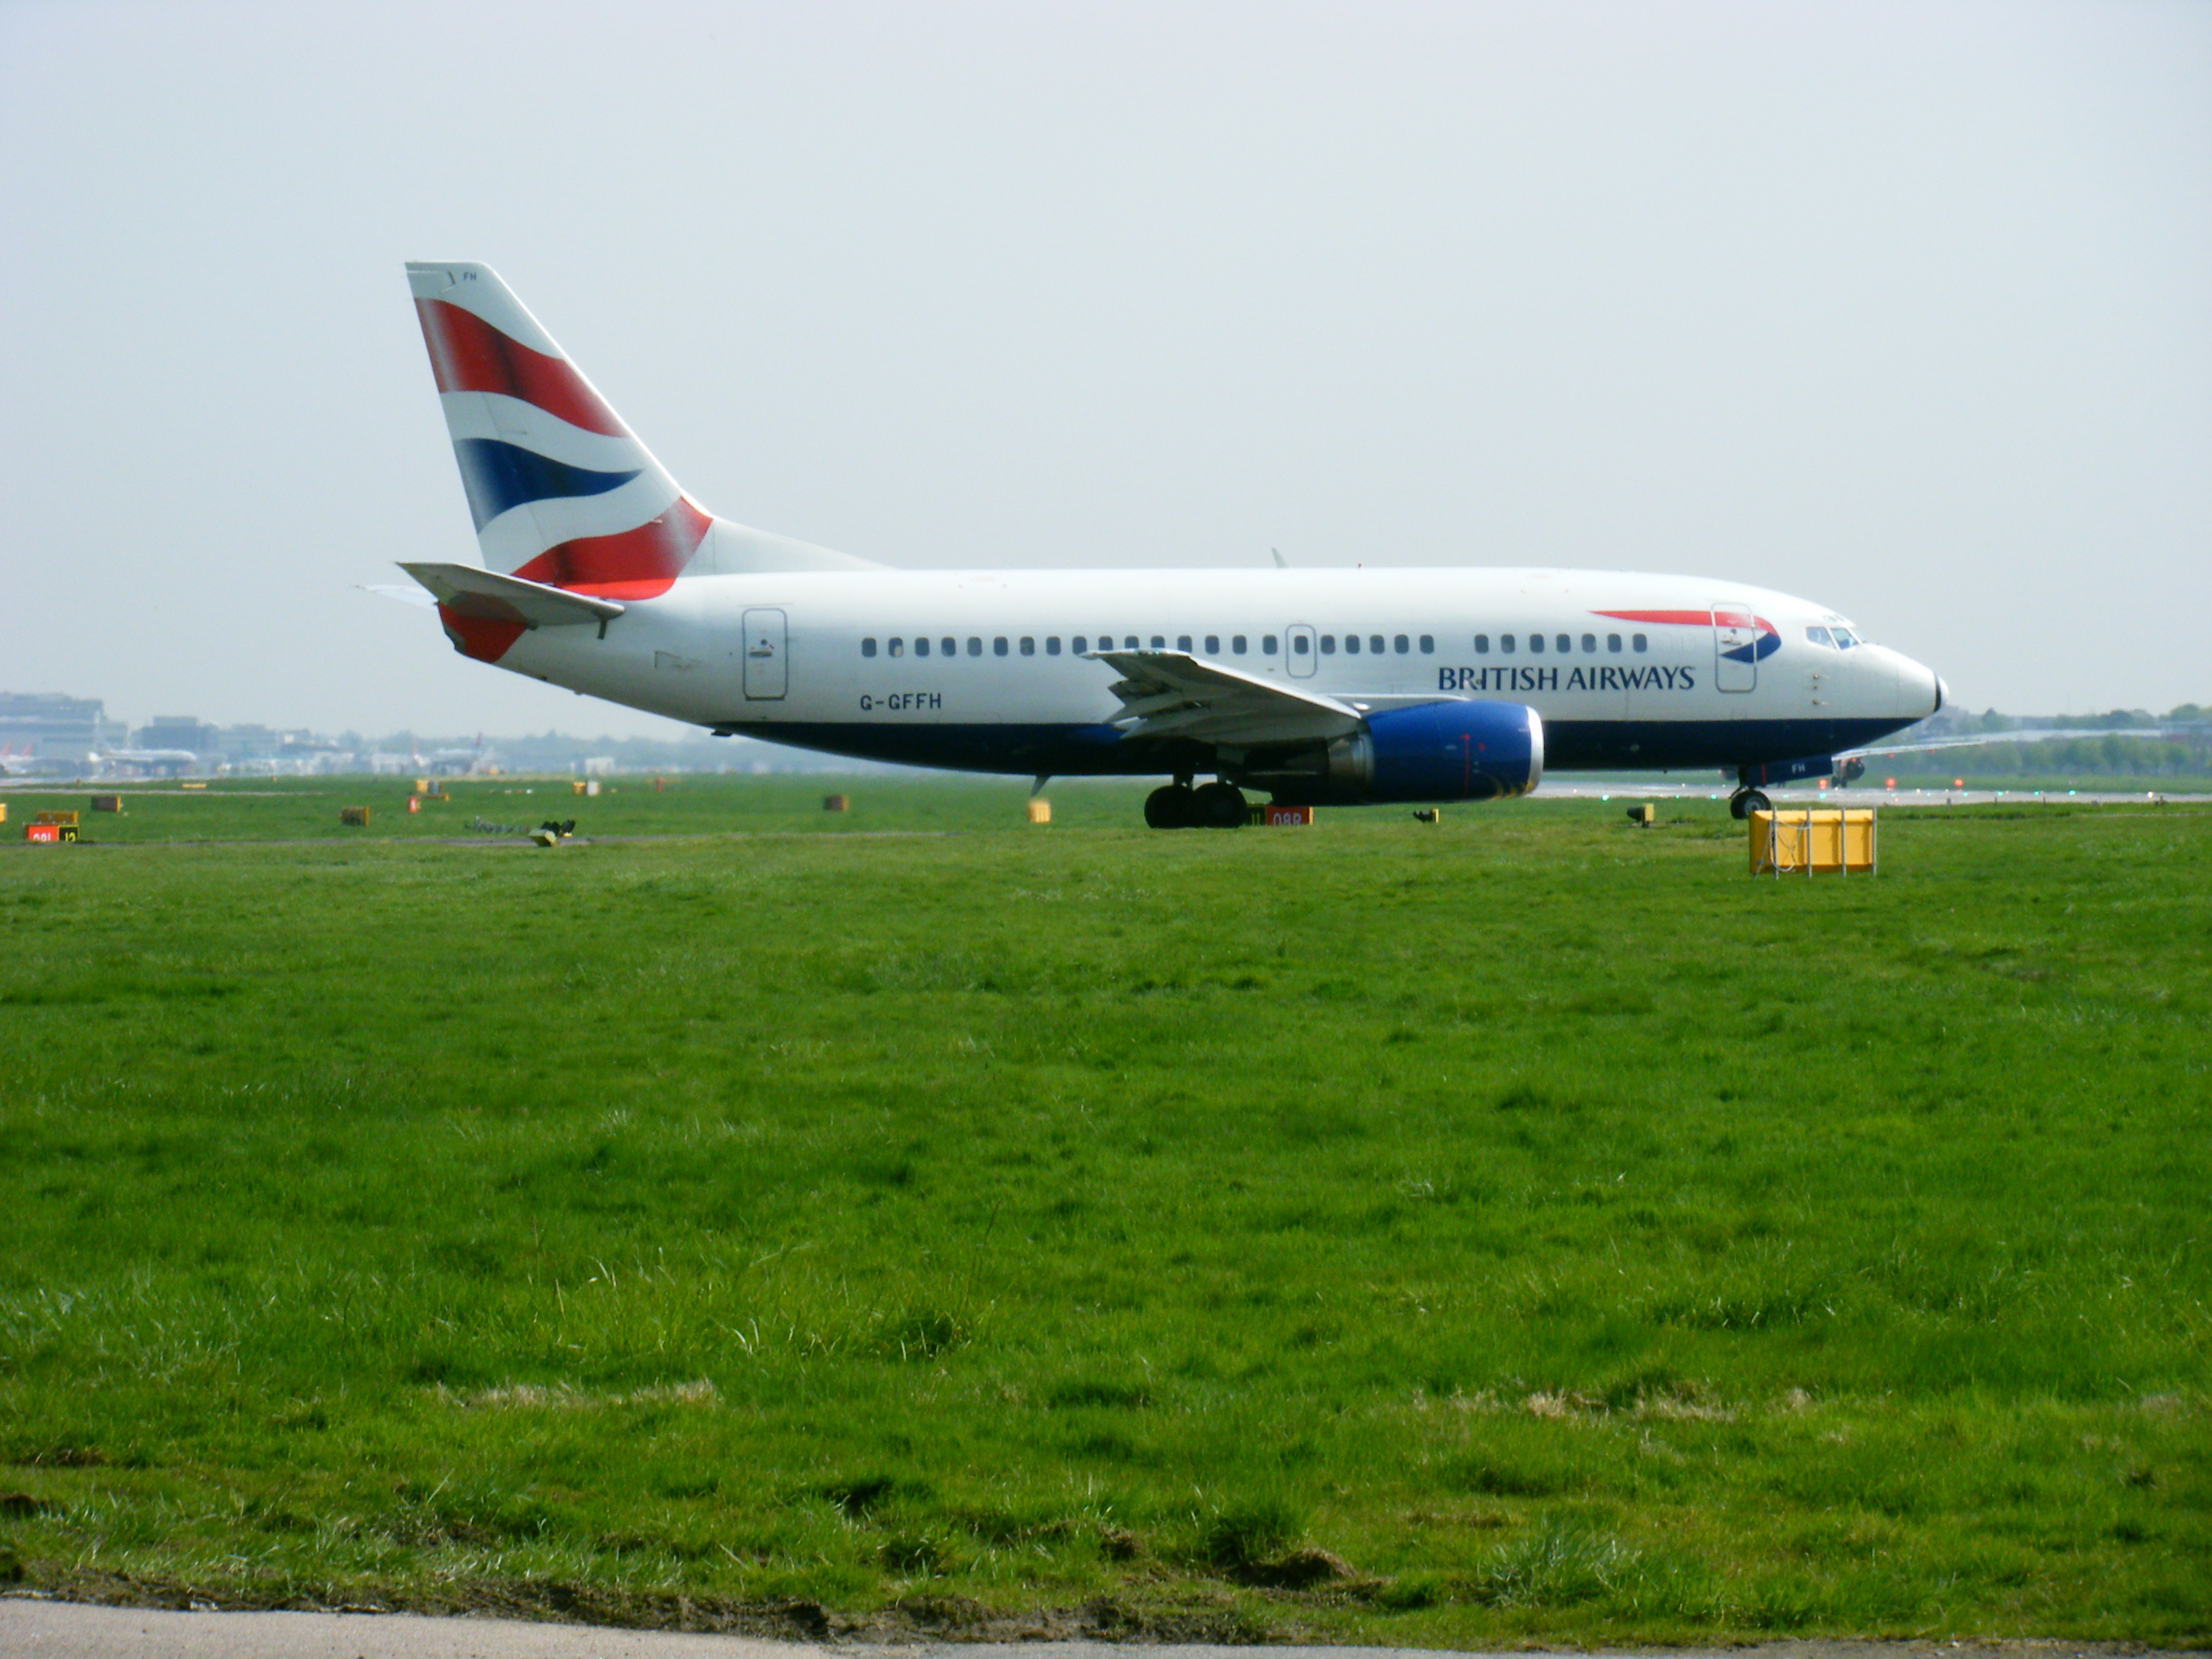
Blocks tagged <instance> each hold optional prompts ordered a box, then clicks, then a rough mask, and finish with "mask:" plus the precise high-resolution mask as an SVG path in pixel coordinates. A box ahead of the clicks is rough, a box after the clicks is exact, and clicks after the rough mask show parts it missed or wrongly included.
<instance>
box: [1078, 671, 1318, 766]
mask: <svg viewBox="0 0 2212 1659" xmlns="http://www.w3.org/2000/svg"><path fill="white" fill-rule="evenodd" d="M1089 654H1091V656H1093V657H1095V658H1097V660H1098V661H1100V662H1103V663H1106V664H1109V665H1111V666H1112V667H1113V668H1115V670H1117V671H1119V672H1120V673H1121V677H1122V678H1120V679H1119V680H1116V681H1115V683H1114V687H1113V690H1114V695H1115V696H1117V697H1119V698H1120V699H1121V713H1120V714H1117V715H1115V717H1114V719H1113V720H1111V721H1110V722H1109V724H1111V725H1113V726H1115V727H1117V728H1119V730H1120V731H1121V735H1122V736H1123V737H1124V738H1129V739H1133V740H1143V739H1150V738H1192V739H1194V740H1195V741H1198V742H1200V743H1218V744H1229V745H1231V747H1235V748H1240V749H1250V748H1258V747H1260V746H1261V745H1262V744H1273V743H1312V742H1323V743H1325V742H1327V741H1328V739H1330V738H1340V737H1343V736H1344V735H1345V734H1346V733H1347V732H1354V731H1357V730H1358V727H1359V713H1358V710H1357V709H1355V708H1352V706H1351V705H1350V704H1349V703H1342V702H1338V701H1337V700H1336V699H1335V698H1334V697H1324V696H1320V695H1318V694H1317V693H1315V692H1311V691H1300V690H1294V689H1293V688H1291V687H1290V686H1287V685H1284V684H1280V683H1279V682H1278V681H1274V680H1264V679H1261V678H1257V677H1255V676H1254V675H1250V674H1246V673H1243V672H1241V671H1238V670H1237V669H1234V668H1231V667H1228V666H1226V665H1224V664H1221V663H1217V662H1201V661H1200V660H1199V659H1197V658H1195V657H1194V656H1192V655H1190V654H1189V653H1188V652H1183V651H1097V652H1092V653H1089Z"/></svg>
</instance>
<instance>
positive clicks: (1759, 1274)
mask: <svg viewBox="0 0 2212 1659" xmlns="http://www.w3.org/2000/svg"><path fill="white" fill-rule="evenodd" d="M318 787H319V788H320V789H321V790H323V791H325V793H312V792H310V791H308V790H306V789H285V790H280V791H278V792H277V793H275V794H272V795H268V796H248V795H245V794H242V793H236V792H225V791H223V790H220V789H219V790H215V791H210V792H208V795H207V797H206V798H204V799H194V798H191V797H185V796H166V795H165V796H158V797H141V798H138V799H134V800H133V801H132V803H131V811H130V812H129V813H128V814H127V815H125V817H122V818H120V819H115V818H103V819H97V820H95V819H93V818H90V817H88V819H87V820H86V823H87V833H88V835H94V836H97V837H98V838H99V840H100V842H102V843H107V844H103V845H95V846H80V847H77V848H23V847H20V846H16V847H10V848H5V849H4V850H0V926H4V929H5V932H4V934H0V938H4V939H5V941H6V950H5V952H4V957H0V1062H4V1085H5V1086H4V1093H0V1146H4V1148H5V1154H4V1158H0V1241H4V1245H3V1246H0V1577H17V1578H19V1579H20V1580H21V1581H22V1582H24V1583H28V1584H33V1585H37V1586H42V1587H46V1588H48V1589H55V1590H57V1591H62V1592H69V1593H76V1594H81V1595H168V1594H176V1593H181V1591H182V1590H183V1589H190V1590H191V1591H192V1592H193V1593H196V1594H199V1595H207V1596H210V1597H211V1598H213V1599H216V1600H222V1601H234V1602H239V1603H264V1604H265V1603H274V1602H280V1601H287V1600H291V1599H295V1598H301V1599H306V1600H311V1601H321V1602H323V1603H325V1604H336V1603H341V1602H355V1603H358V1602H378V1603H380V1604H384V1605H410V1606H421V1607H460V1606H480V1607H521V1608H529V1609H537V1610H541V1611H543V1610H551V1611H560V1612H565V1613H569V1614H570V1615H572V1616H590V1617H604V1618H611V1619H635V1620H641V1621H660V1622H680V1621H683V1620H694V1621H697V1620H709V1621H711V1620H712V1619H716V1618H719V1619H733V1618H743V1617H747V1616H759V1617H763V1618H765V1617H769V1616H771V1613H772V1612H773V1609H775V1607H780V1606H781V1607H786V1608H787V1609H788V1608H789V1607H790V1606H791V1605H792V1604H793V1603H794V1601H796V1602H797V1603H798V1604H799V1612H798V1613H793V1614H791V1615H790V1616H792V1617H793V1618H796V1619H798V1620H799V1627H802V1628H803V1627H805V1621H806V1620H808V1619H810V1618H811V1613H807V1611H806V1604H818V1605H819V1606H821V1607H826V1608H828V1609H829V1611H830V1613H831V1614H832V1615H833V1616H834V1617H835V1618H836V1619H840V1620H842V1619H855V1620H869V1619H873V1620H878V1621H881V1620H891V1621H893V1622H894V1623H895V1624H896V1623H897V1622H898V1621H901V1620H903V1621H905V1624H906V1625H907V1626H913V1627H919V1628H923V1629H927V1630H930V1631H933V1632H954V1633H957V1632H961V1631H971V1632H994V1633H1006V1632H1010V1631H1013V1630H1018V1629H1021V1628H1027V1627H1035V1628H1040V1629H1047V1630H1055V1631H1067V1630H1077V1629H1080V1630H1091V1631H1097V1632H1105V1633H1119V1632H1139V1631H1142V1632H1154V1633H1160V1634H1185V1635H1201V1636H1207V1637H1212V1638H1254V1637H1259V1636H1263V1635H1268V1634H1304V1635H1309V1636H1313V1637H1317V1638H1326V1639H1346V1640H1358V1641H1362V1642H1387V1643H1393V1644H1401V1643H1402V1644H1456V1645H1462V1646H1475V1645H1481V1644H1492V1643H1498V1642H1502V1641H1511V1640H1520V1639H1523V1638H1543V1639H1546V1640H1552V1641H1575V1642H1607V1643H1620V1642H1628V1641H1638V1642H1651V1641H1669V1640H1684V1639H1710V1638H1722V1637H1733V1636H1741V1635H1746V1634H1749V1633H1753V1632H1801V1633H1813V1632H1834V1633H1855V1634H1880V1633H1892V1634H1895V1633H1928V1634H1936V1635H1957V1636H1966V1635H1974V1634H2040V1635H2051V1636H2066V1637H2075V1638H2135V1639H2144V1640H2153V1641H2158V1642H2162V1643H2172V1642H2176V1641H2179V1640H2181V1639H2183V1638H2191V1637H2201V1636H2203V1634H2204V1633H2205V1632H2207V1630H2208V1628H2212V1589H2208V1584H2209V1583H2212V1573H2208V1571H2207V1570H2206V1564H2207V1562H2208V1560H2212V1432H2208V1430H2212V1400H2209V1399H2208V1391H2207V1387H2206V1379H2207V1360H2208V1348H2212V1340H2208V1339H2212V1316H2208V1313H2207V1307H2208V1290H2212V1271H2208V1259H2207V1235H2206V1223H2205V1214H2206V1208H2207V1205H2206V1197H2205V1194H2206V1193H2207V1191H2208V1190H2212V1084H2209V1083H2208V1061H2212V1039H2208V1037H2207V1036H2206V1030H2207V1023H2208V1017H2212V994H2208V993H2212V975H2208V966H2207V963H2208V946H2207V941H2208V939H2212V814H2205V813H2201V812H2198V811H2195V810H2192V809H2182V808H2175V809H2170V810H2165V811H2160V810H2156V809H2152V808H2148V807H2145V808H2140V809H2138V808H2132V807H2130V808H2099V809H2091V808H2081V809H2069V808H2064V807H2045V808H2022V809H2014V810H2007V809H1968V808H1957V809H1949V810H1943V809H1936V810H1933V811H1929V812H1927V813H1926V814H1924V815H1915V814H1913V813H1911V812H1906V811H1889V812H1886V813H1885V815H1884V819H1883V833H1882V852H1883V856H1884V867H1883V872H1882V873H1881V876H1880V877H1879V878H1875V879H1853V880H1850V881H1849V882H1843V881H1838V880H1835V879H1833V878H1828V879H1823V880H1819V881H1805V880H1802V879H1800V880H1796V881H1784V882H1779V883H1778V882H1775V881H1773V880H1771V879H1767V880H1754V879H1752V878H1749V877H1748V876H1747V875H1746V874H1745V873H1744V872H1745V864H1746V860H1745V853H1744V848H1743V843H1742V839H1741V833H1742V832H1741V826H1737V825H1734V824H1730V823H1728V821H1727V820H1726V818H1725V817H1724V816H1723V814H1724V809H1723V808H1722V807H1719V806H1708V805H1704V804H1702V803H1700V804H1697V805H1677V806H1675V807H1673V808H1670V809H1668V816H1669V817H1672V818H1673V819H1674V822H1673V823H1668V824H1667V825H1666V826H1664V827H1662V829H1657V830H1655V831H1651V832H1648V833H1647V832H1641V831H1637V830H1634V829H1631V828H1630V827H1629V826H1628V825H1627V824H1626V823H1625V822H1622V821H1621V815H1620V812H1619V811H1618V809H1617V806H1615V805H1601V804H1599V803H1588V804H1580V803H1552V804H1547V803H1542V802H1533V803H1523V804H1520V805H1511V806H1506V807H1502V808H1491V809H1485V810H1483V811H1448V812H1447V813H1446V815H1445V822H1444V823H1443V824H1442V825H1441V826H1439V827H1435V828H1431V827H1428V826H1423V825H1419V824H1416V823H1413V822H1412V820H1411V818H1410V816H1409V815H1408V814H1407V813H1406V812H1405V811H1390V810H1382V809H1377V810H1374V811H1365V812H1341V813H1324V814H1323V815H1322V823H1321V824H1320V825H1319V826H1318V827H1317V828H1316V829H1313V830H1311V831H1294V830H1292V831H1250V832H1245V833H1242V834H1238V835H1218V834H1214V835H1208V834H1199V833H1190V834H1182V835H1171V836H1161V835H1154V834H1149V833H1146V832H1145V831H1142V830H1139V829H1130V828H1127V825H1128V823H1129V822H1130V819H1131V817H1132V815H1133V811H1134V808H1135V805H1136V803H1137V801H1138V800H1139V799H1140V798H1141V790H1139V789H1135V788H1132V787H1127V786H1121V785H1093V786H1082V787H1058V788H1056V789H1055V790H1054V796H1053V799H1054V817H1055V823H1054V825H1053V826H1052V827H1051V828H1050V829H1030V828H1028V827H1026V826H1024V825H1022V824H1021V823H1020V822H1019V817H1020V801H1021V799H1022V797H1023V795H1024V793H1026V791H1025V789H1024V787H1022V786H1020V785H1018V784H1005V783H993V782H978V783H960V782H946V781H931V780H892V779H867V780H860V781H854V782H851V783H848V784H844V785H839V784H837V783H835V782H829V783H823V782H819V781H807V782H794V781H788V780H775V779H743V780H730V781H708V780H696V779H695V780H686V781H684V782H683V783H682V784H680V785H675V786H671V790H670V791H669V792H668V793H665V794H662V795H659V796H654V795H653V793H652V792H651V790H650V787H649V786H648V787H647V788H645V789H644V790H642V791H639V790H636V789H635V786H634V785H633V786H632V787H630V788H627V789H625V790H624V791H623V793H620V794H618V795H615V796H603V797H601V798H600V799H599V800H598V801H595V802H584V801H576V802H574V805H569V804H568V801H569V798H568V797H566V796H565V795H564V796H562V797H559V798H558V801H559V804H560V805H561V811H560V815H561V816H564V817H565V816H568V814H569V813H570V812H571V811H574V813H575V815H576V816H577V817H580V819H583V820H584V823H583V824H582V826H581V827H582V828H583V829H585V830H586V832H592V833H598V834H599V835H602V836H606V837H612V836H617V835H632V834H635V835H640V836H649V835H650V834H652V832H654V831H657V830H658V831H681V832H684V833H682V834H673V835H666V836H663V837H662V838H659V839H641V840H636V841H619V842H618V841H614V840H611V839H607V840H602V841H600V842H599V843H598V844H596V845H592V846H586V847H571V848H564V849H562V850H560V851H557V852H536V851H525V850H520V849H516V848H511V847H507V846H504V845H499V844H495V843H492V842H483V843H482V844H475V843H472V842H470V841H469V840H467V839H466V838H465V831H463V832H460V833H462V834H463V835H464V839H463V840H462V842H460V844H453V842H449V841H447V840H444V839H441V837H445V836H453V835H454V834H456V833H457V831H456V828H455V826H456V824H457V823H459V824H464V825H465V822H466V820H467V819H468V818H469V817H472V816H475V815H477V814H478V813H479V812H481V813H482V814H483V816H486V817H490V818H492V819H494V820H495V821H502V822H517V823H520V822H522V821H524V817H525V816H526V815H517V814H513V813H510V814H508V815H507V816H506V817H502V816H501V812H499V811H494V810H492V808H491V805H489V803H491V802H494V801H507V800H516V801H520V800H530V801H532V802H536V801H538V799H539V798H538V797H534V796H533V797H502V796H498V795H496V794H495V793H491V792H494V791H495V790H497V789H498V788H500V787H522V786H519V785H507V786H501V785H499V784H482V785H470V786H465V787H461V788H456V789H455V791H454V799H453V802H452V803H451V804H450V805H446V806H442V807H441V808H440V809H439V810H440V811H441V812H442V813H444V814H445V815H447V816H446V818H445V819H444V820H443V821H442V822H434V823H429V824H425V825H421V826H419V827H418V825H416V824H414V823H409V824H406V825H404V826H398V827H394V836H392V837H387V836H386V834H385V832H386V829H387V827H389V826H387V823H386V813H385V811H384V805H385V803H384V801H383V799H381V797H379V796H375V795H374V794H373V793H371V792H370V788H369V787H368V786H360V787H356V786H353V785H350V784H344V783H341V784H338V785H337V786H334V787H333V786H318ZM387 787H388V786H387ZM837 787H843V788H846V789H848V791H849V793H851V794H852V795H853V798H854V810H853V811H851V812H849V813H848V814H846V815H843V816H842V817H835V816H831V815H825V814H823V812H822V811H821V810H820V799H819V798H820V795H821V793H823V791H824V790H825V789H829V788H837ZM479 790H481V791H483V792H485V793H483V795H481V796H479V795H477V794H476V793H465V791H467V792H474V791H479ZM357 798H358V799H362V800H366V801H369V802H370V803H371V804H373V805H376V806H377V808H378V811H377V817H376V819H375V822H374V827H373V828H372V829H371V830H370V831H369V832H368V833H367V835H365V836H364V835H362V834H361V833H360V832H341V831H340V830H339V829H337V825H336V822H335V820H336V817H337V806H338V805H349V804H354V803H355V801H356V799H357ZM10 799H11V800H18V799H21V797H17V796H11V797H10ZM403 799H404V798H403ZM480 802H481V803H483V804H481V805H479V803H480ZM550 815H551V813H550V811H547V812H544V813H539V814H538V816H550ZM20 816H27V809H26V808H25V807H23V806H21V805H15V806H12V807H11V813H10V817H11V819H13V818H15V817H20ZM530 821H532V822H534V821H535V818H534V817H531V818H530ZM11 828H12V824H11ZM730 829H757V830H760V831H763V832H765V833H761V834H757V835H730V834H727V833H722V832H725V831H727V830H730ZM825 830H828V831H835V832H836V833H817V832H821V831H825ZM858 830H878V831H887V832H897V831H901V830H915V831H945V830H955V831H959V832H960V833H951V834H944V833H918V834H900V833H885V834H872V835H871V834H854V833H851V832H853V831H858ZM253 836H261V837H264V840H263V842H262V844H259V845H252V844H243V845H241V844H238V842H239V840H240V839H241V838H248V837H253ZM410 836H411V837H413V839H411V840H410V839H408V838H407V837H410ZM223 837H228V838H231V839H230V840H228V841H225V840H223V839H221V838H223ZM126 838H127V839H129V840H132V841H136V842H142V843H146V844H141V845H135V846H132V845H123V844H119V843H121V842H124V841H125V839H126ZM172 838H174V841H173V844H157V843H164V842H172ZM195 842H197V843H198V844H192V843H195ZM702 1609H705V1610H708V1611H705V1612H702V1611H701V1610H702ZM715 1610H719V1611H715Z"/></svg>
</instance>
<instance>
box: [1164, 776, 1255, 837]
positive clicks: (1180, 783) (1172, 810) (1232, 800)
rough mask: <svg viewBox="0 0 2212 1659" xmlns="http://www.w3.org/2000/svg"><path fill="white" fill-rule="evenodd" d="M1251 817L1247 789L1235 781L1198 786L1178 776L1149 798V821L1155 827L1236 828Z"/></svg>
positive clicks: (1240, 826)
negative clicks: (1240, 786)
mask: <svg viewBox="0 0 2212 1659" xmlns="http://www.w3.org/2000/svg"><path fill="white" fill-rule="evenodd" d="M1248 816H1249V811H1248V809H1247V808H1246V806H1245V805H1244V792H1243V790H1242V789H1239V788H1238V787H1237V786H1236V785H1235V784H1233V783H1222V782H1218V781H1217V782H1213V783H1209V784H1206V785H1203V786H1202V787H1199V788H1196V789H1194V788H1192V787H1190V780H1189V779H1188V778H1177V779H1176V781H1174V782H1173V783H1170V784H1168V785H1166V786H1164V787H1162V788H1158V789H1155V790H1153V791H1152V793H1151V794H1149V795H1147V796H1146V797H1145V822H1146V823H1148V824H1150V825H1152V828H1153V829H1240V828H1242V827H1243V823H1244V821H1245V819H1246V817H1248Z"/></svg>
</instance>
